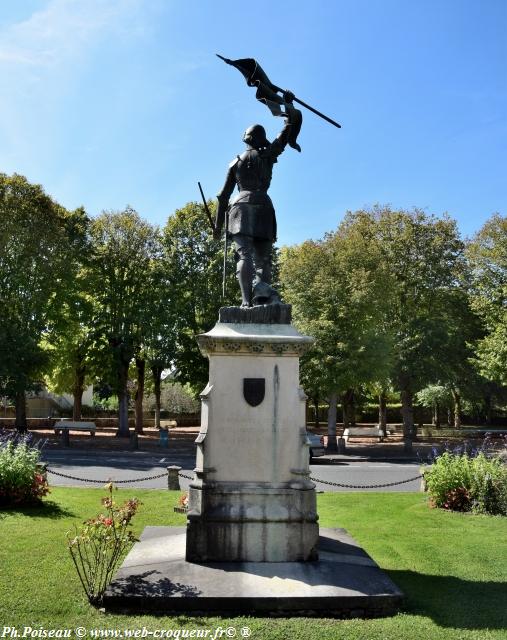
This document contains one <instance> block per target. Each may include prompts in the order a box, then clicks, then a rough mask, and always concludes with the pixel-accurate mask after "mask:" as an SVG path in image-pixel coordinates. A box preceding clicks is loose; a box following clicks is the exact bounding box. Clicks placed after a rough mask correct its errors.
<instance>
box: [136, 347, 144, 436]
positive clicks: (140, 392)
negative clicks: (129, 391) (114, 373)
mask: <svg viewBox="0 0 507 640" xmlns="http://www.w3.org/2000/svg"><path fill="white" fill-rule="evenodd" d="M136 369H137V391H136V433H143V397H144V372H145V369H146V361H145V360H144V358H136Z"/></svg>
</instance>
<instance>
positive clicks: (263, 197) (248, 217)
mask: <svg viewBox="0 0 507 640" xmlns="http://www.w3.org/2000/svg"><path fill="white" fill-rule="evenodd" d="M290 129H291V124H290V122H289V121H287V122H286V123H285V126H284V128H283V130H282V131H281V133H280V134H279V135H278V137H277V138H276V139H275V140H274V141H273V142H272V143H270V142H269V141H268V140H267V139H266V133H265V131H264V128H263V127H262V126H261V125H253V126H252V127H250V128H249V129H247V130H246V132H245V135H244V137H243V141H244V142H245V143H246V144H247V149H246V151H244V152H243V153H242V154H241V155H240V156H237V157H236V158H235V159H234V160H233V161H232V162H231V164H230V165H229V171H228V173H227V178H226V181H225V185H224V187H223V189H222V190H221V191H220V193H219V194H218V196H217V198H218V209H217V216H216V225H215V226H216V234H217V235H219V234H220V233H221V230H222V228H223V226H224V223H225V219H226V214H227V225H226V232H227V233H229V235H230V237H231V238H232V242H233V246H234V250H235V258H236V275H237V277H238V280H239V285H240V288H241V297H242V305H241V306H243V307H250V306H252V302H253V304H262V303H265V302H274V301H279V298H278V294H277V293H276V292H275V291H274V290H273V289H272V288H271V287H270V285H271V250H272V247H273V243H274V242H275V240H276V217H275V210H274V207H273V203H272V202H271V198H270V197H269V195H268V193H267V191H268V189H269V186H270V184H271V175H272V171H273V165H274V164H275V162H277V158H278V156H279V155H280V154H281V153H282V152H283V150H284V149H285V147H286V145H287V142H288V138H289V132H290ZM234 187H237V188H238V191H239V193H238V194H237V195H236V196H235V197H234V198H233V199H232V200H231V201H230V202H229V198H230V197H231V195H232V193H233V191H234ZM252 285H253V295H252Z"/></svg>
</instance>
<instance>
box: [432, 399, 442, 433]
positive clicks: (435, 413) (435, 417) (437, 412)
mask: <svg viewBox="0 0 507 640" xmlns="http://www.w3.org/2000/svg"><path fill="white" fill-rule="evenodd" d="M433 426H435V427H436V428H437V429H439V428H440V405H439V404H438V402H435V403H434V404H433Z"/></svg>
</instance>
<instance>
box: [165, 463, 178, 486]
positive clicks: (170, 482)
mask: <svg viewBox="0 0 507 640" xmlns="http://www.w3.org/2000/svg"><path fill="white" fill-rule="evenodd" d="M180 471H181V467H178V466H176V465H174V464H173V465H171V466H170V467H167V488H168V489H169V491H180V476H179V472H180Z"/></svg>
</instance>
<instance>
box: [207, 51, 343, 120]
mask: <svg viewBox="0 0 507 640" xmlns="http://www.w3.org/2000/svg"><path fill="white" fill-rule="evenodd" d="M215 55H216V56H217V57H218V58H220V60H223V61H224V62H225V63H227V64H230V65H231V66H232V67H234V66H235V65H234V60H231V59H230V58H224V56H221V55H220V54H219V53H216V54H215ZM256 64H258V63H256ZM251 86H253V85H251ZM271 87H272V89H273V90H274V91H277V92H278V91H279V92H280V93H282V94H283V93H285V91H284V90H283V89H281V88H280V87H277V86H276V84H271ZM293 100H294V102H297V103H298V104H300V105H301V106H302V107H305V108H306V109H308V110H309V111H312V112H313V113H315V115H317V116H319V117H320V118H322V119H323V120H325V121H326V122H329V124H332V125H334V126H335V127H338V129H341V128H342V126H341V124H338V122H336V120H333V119H332V118H330V117H329V116H326V115H324V114H323V113H322V112H321V111H318V110H317V109H315V108H314V107H311V106H310V105H309V104H307V103H306V102H303V101H302V100H300V99H299V98H296V96H294V98H293Z"/></svg>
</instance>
